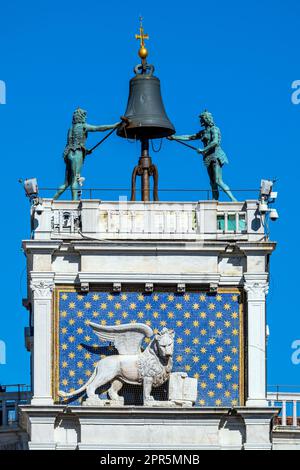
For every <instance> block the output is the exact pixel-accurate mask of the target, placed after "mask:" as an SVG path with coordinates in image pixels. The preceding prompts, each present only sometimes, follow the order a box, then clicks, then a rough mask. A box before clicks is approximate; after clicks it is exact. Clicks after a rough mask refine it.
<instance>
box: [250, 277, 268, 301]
mask: <svg viewBox="0 0 300 470" xmlns="http://www.w3.org/2000/svg"><path fill="white" fill-rule="evenodd" d="M244 289H245V291H246V292H247V298H248V301H261V302H263V301H265V298H266V295H267V294H268V292H269V284H268V282H266V281H251V282H245V284H244Z"/></svg>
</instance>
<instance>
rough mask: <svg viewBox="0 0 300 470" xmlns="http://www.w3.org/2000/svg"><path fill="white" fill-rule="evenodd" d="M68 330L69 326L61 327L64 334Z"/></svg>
mask: <svg viewBox="0 0 300 470" xmlns="http://www.w3.org/2000/svg"><path fill="white" fill-rule="evenodd" d="M67 331H68V328H66V327H65V326H64V327H63V328H62V329H61V332H62V334H63V335H65V334H66V333H67Z"/></svg>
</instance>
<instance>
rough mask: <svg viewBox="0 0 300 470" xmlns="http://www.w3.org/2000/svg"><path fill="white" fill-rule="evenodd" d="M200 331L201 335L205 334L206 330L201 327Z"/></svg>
mask: <svg viewBox="0 0 300 470" xmlns="http://www.w3.org/2000/svg"><path fill="white" fill-rule="evenodd" d="M200 333H201V335H202V336H205V335H206V333H207V331H206V330H205V329H204V328H203V329H202V330H200Z"/></svg>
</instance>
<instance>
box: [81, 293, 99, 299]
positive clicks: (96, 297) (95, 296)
mask: <svg viewBox="0 0 300 470" xmlns="http://www.w3.org/2000/svg"><path fill="white" fill-rule="evenodd" d="M82 298H83V296H82ZM99 298H100V297H99V295H98V294H94V295H93V297H92V299H93V300H99Z"/></svg>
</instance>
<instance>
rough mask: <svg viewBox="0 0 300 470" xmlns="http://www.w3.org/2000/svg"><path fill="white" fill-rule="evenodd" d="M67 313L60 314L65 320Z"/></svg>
mask: <svg viewBox="0 0 300 470" xmlns="http://www.w3.org/2000/svg"><path fill="white" fill-rule="evenodd" d="M67 315H68V314H67V312H66V311H65V310H63V311H62V312H61V313H60V316H61V317H63V318H65V317H66V316H67Z"/></svg>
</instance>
